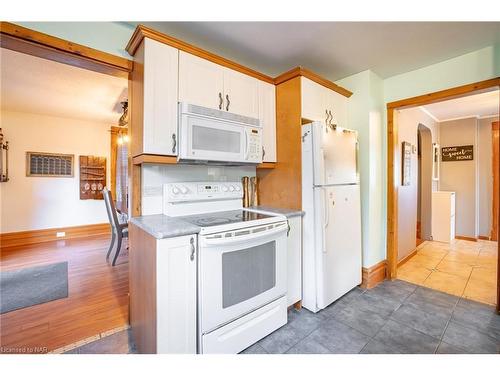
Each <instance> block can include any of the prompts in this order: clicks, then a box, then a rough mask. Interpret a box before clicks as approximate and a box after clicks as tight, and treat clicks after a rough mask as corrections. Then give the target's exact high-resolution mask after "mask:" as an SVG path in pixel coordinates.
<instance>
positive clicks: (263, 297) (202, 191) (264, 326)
mask: <svg viewBox="0 0 500 375" xmlns="http://www.w3.org/2000/svg"><path fill="white" fill-rule="evenodd" d="M163 193H164V194H163V213H164V214H166V215H169V216H176V217H177V218H179V219H181V220H184V221H186V222H189V223H191V224H194V225H197V226H199V227H200V234H199V238H198V246H199V251H198V254H199V258H198V326H199V340H198V350H199V352H200V353H238V352H240V351H242V350H244V349H245V348H247V347H248V346H250V345H252V344H253V343H255V342H257V341H258V340H260V339H261V338H263V337H265V336H267V335H268V334H269V333H271V332H273V331H274V330H276V329H278V328H279V327H281V326H283V325H284V324H286V321H287V313H286V311H287V306H286V285H287V279H286V267H287V248H286V237H287V232H288V222H287V219H286V217H284V216H280V215H275V216H273V215H268V214H262V213H259V212H254V211H250V210H246V209H244V208H243V207H242V197H243V189H242V185H241V183H240V182H186V183H171V184H166V185H164V190H163Z"/></svg>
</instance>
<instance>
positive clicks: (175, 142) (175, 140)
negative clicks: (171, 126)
mask: <svg viewBox="0 0 500 375" xmlns="http://www.w3.org/2000/svg"><path fill="white" fill-rule="evenodd" d="M176 148H177V139H176V136H175V133H172V153H174V154H175V149H176Z"/></svg>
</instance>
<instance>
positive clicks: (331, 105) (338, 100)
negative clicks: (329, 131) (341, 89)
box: [326, 90, 349, 128]
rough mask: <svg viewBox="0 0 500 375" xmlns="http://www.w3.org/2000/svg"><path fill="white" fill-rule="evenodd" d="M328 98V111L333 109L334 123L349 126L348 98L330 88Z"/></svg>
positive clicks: (344, 126)
mask: <svg viewBox="0 0 500 375" xmlns="http://www.w3.org/2000/svg"><path fill="white" fill-rule="evenodd" d="M327 98H328V99H327V105H326V106H327V108H328V111H332V117H333V119H332V123H333V124H337V125H338V126H340V127H343V128H349V124H348V123H347V110H348V102H347V98H346V97H345V96H343V95H340V94H339V93H337V92H335V91H332V90H328V93H327Z"/></svg>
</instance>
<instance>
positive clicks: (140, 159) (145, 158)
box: [132, 154, 177, 165]
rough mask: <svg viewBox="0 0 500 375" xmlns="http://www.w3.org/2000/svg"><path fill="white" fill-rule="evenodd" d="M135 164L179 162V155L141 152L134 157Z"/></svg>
mask: <svg viewBox="0 0 500 375" xmlns="http://www.w3.org/2000/svg"><path fill="white" fill-rule="evenodd" d="M132 163H133V164H134V165H141V164H146V163H149V164H177V156H165V155H154V154H139V155H135V156H134V157H133V158H132Z"/></svg>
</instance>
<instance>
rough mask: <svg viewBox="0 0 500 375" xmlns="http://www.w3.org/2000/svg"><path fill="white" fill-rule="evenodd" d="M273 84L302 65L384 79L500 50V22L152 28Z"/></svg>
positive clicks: (327, 73)
mask: <svg viewBox="0 0 500 375" xmlns="http://www.w3.org/2000/svg"><path fill="white" fill-rule="evenodd" d="M143 24H145V25H146V26H150V27H152V28H154V29H156V30H158V31H160V32H164V33H166V34H169V35H171V36H174V37H177V38H179V39H182V40H184V41H186V42H188V43H192V44H195V45H197V46H199V47H202V48H204V49H207V50H209V51H211V52H214V53H217V54H219V55H222V56H224V57H226V58H230V59H232V60H235V61H237V62H239V63H241V64H243V65H246V66H248V67H250V68H253V69H255V70H258V71H260V72H262V73H265V74H268V75H270V76H273V77H274V76H277V75H279V74H281V73H283V72H285V71H287V70H289V69H291V68H293V67H295V66H297V65H302V66H304V67H307V68H309V69H311V70H313V71H314V72H316V73H318V74H320V75H322V76H324V77H326V78H329V79H330V80H333V81H335V80H337V79H340V78H344V77H346V76H349V75H351V74H355V73H359V72H361V71H364V70H367V69H371V70H373V71H374V72H375V73H377V74H378V75H379V76H381V77H382V78H387V77H390V76H393V75H396V74H400V73H404V72H408V71H410V70H414V69H417V68H421V67H424V66H427V65H430V64H434V63H437V62H440V61H444V60H447V59H450V58H453V57H456V56H459V55H462V54H465V53H468V52H472V51H475V50H477V49H480V48H484V47H487V46H490V45H493V44H496V43H500V22H489V23H488V22H144V23H143Z"/></svg>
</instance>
